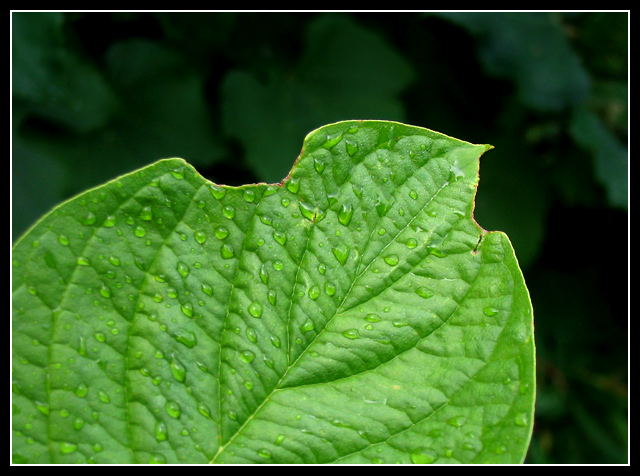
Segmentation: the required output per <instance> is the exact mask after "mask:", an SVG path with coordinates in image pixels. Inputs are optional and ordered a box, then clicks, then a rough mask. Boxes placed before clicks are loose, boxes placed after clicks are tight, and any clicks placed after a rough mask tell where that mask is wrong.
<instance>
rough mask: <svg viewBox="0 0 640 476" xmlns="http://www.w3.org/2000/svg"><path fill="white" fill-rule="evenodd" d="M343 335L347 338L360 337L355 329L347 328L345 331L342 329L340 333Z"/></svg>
mask: <svg viewBox="0 0 640 476" xmlns="http://www.w3.org/2000/svg"><path fill="white" fill-rule="evenodd" d="M342 335H343V336H345V337H346V338H348V339H359V338H360V334H359V333H358V330H357V329H348V330H346V331H344V332H343V333H342Z"/></svg>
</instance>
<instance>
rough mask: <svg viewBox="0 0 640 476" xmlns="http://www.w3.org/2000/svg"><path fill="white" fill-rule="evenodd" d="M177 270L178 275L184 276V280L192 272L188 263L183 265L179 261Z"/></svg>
mask: <svg viewBox="0 0 640 476" xmlns="http://www.w3.org/2000/svg"><path fill="white" fill-rule="evenodd" d="M176 269H177V270H178V273H180V276H182V277H183V278H186V277H187V276H189V273H190V271H191V270H190V269H189V266H187V265H186V263H183V262H182V261H178V264H177V265H176Z"/></svg>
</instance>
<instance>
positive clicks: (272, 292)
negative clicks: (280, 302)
mask: <svg viewBox="0 0 640 476" xmlns="http://www.w3.org/2000/svg"><path fill="white" fill-rule="evenodd" d="M267 299H268V300H269V302H270V303H271V305H273V306H275V305H276V292H275V290H273V289H269V292H268V293H267Z"/></svg>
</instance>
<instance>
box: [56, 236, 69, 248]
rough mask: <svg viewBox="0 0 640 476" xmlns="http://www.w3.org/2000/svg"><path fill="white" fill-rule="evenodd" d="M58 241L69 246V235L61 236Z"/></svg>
mask: <svg viewBox="0 0 640 476" xmlns="http://www.w3.org/2000/svg"><path fill="white" fill-rule="evenodd" d="M58 241H59V242H60V244H61V245H64V246H69V238H67V235H59V236H58Z"/></svg>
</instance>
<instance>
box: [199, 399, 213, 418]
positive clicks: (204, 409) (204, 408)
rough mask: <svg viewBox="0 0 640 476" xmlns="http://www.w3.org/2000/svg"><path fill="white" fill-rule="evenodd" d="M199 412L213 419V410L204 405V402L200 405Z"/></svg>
mask: <svg viewBox="0 0 640 476" xmlns="http://www.w3.org/2000/svg"><path fill="white" fill-rule="evenodd" d="M198 412H199V413H200V415H202V416H205V417H207V418H211V410H209V407H208V406H207V405H206V404H205V403H202V402H199V403H198Z"/></svg>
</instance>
